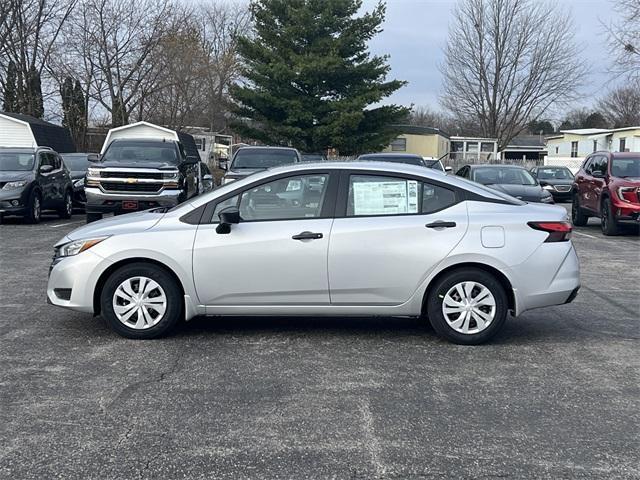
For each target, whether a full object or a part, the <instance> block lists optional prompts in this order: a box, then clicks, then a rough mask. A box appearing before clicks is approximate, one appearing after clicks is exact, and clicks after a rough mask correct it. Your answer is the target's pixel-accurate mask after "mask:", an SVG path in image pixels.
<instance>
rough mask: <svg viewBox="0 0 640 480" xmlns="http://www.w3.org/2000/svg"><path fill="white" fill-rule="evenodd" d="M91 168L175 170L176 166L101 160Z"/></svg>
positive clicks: (133, 161)
mask: <svg viewBox="0 0 640 480" xmlns="http://www.w3.org/2000/svg"><path fill="white" fill-rule="evenodd" d="M91 166H92V167H96V168H100V167H113V168H161V169H177V168H178V165H177V164H175V163H172V162H160V161H157V162H150V161H149V162H141V161H140V160H135V159H132V160H103V161H102V162H96V163H93V164H92V165H91Z"/></svg>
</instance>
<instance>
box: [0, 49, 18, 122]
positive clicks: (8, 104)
mask: <svg viewBox="0 0 640 480" xmlns="http://www.w3.org/2000/svg"><path fill="white" fill-rule="evenodd" d="M17 81H18V76H17V72H16V64H15V63H14V62H13V61H10V62H9V65H8V66H7V78H6V80H5V87H4V94H3V96H4V102H3V105H2V109H3V110H4V111H5V112H17V111H18V86H17Z"/></svg>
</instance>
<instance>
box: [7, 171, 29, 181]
mask: <svg viewBox="0 0 640 480" xmlns="http://www.w3.org/2000/svg"><path fill="white" fill-rule="evenodd" d="M32 178H33V172H32V171H31V170H28V171H26V172H24V171H13V172H4V171H3V172H0V182H3V183H4V182H17V181H19V180H31V179H32Z"/></svg>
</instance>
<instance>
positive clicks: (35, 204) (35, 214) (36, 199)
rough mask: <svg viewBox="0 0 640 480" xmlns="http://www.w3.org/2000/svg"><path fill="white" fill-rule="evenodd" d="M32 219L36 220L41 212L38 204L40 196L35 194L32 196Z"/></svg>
mask: <svg viewBox="0 0 640 480" xmlns="http://www.w3.org/2000/svg"><path fill="white" fill-rule="evenodd" d="M32 208H33V219H34V220H35V221H36V222H37V221H38V220H40V215H41V214H42V206H41V205H40V197H38V196H37V195H36V196H35V197H34V198H33V207H32Z"/></svg>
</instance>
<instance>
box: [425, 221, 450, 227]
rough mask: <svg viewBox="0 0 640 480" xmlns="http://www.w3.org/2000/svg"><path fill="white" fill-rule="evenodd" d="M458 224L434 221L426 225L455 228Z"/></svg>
mask: <svg viewBox="0 0 640 480" xmlns="http://www.w3.org/2000/svg"><path fill="white" fill-rule="evenodd" d="M455 226H456V222H441V221H438V222H433V223H427V224H426V225H425V227H427V228H453V227H455Z"/></svg>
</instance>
